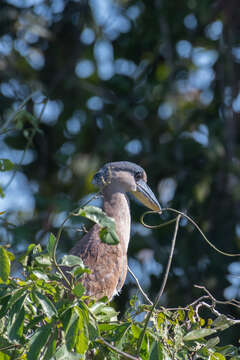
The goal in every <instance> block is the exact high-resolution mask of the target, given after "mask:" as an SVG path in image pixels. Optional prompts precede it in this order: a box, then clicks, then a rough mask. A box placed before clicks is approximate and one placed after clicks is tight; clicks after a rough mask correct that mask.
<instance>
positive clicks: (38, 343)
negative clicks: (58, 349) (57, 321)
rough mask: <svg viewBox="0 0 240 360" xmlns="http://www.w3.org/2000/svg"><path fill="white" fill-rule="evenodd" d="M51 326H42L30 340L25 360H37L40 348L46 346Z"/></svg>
mask: <svg viewBox="0 0 240 360" xmlns="http://www.w3.org/2000/svg"><path fill="white" fill-rule="evenodd" d="M52 327H53V325H52V324H47V325H45V326H42V327H41V328H40V329H39V330H38V331H37V332H36V333H35V334H34V335H33V336H32V338H31V340H30V348H29V352H28V354H27V360H38V359H39V356H38V355H39V354H40V352H41V350H42V348H43V347H44V346H45V345H46V343H47V341H48V339H49V336H50V334H51V329H52Z"/></svg>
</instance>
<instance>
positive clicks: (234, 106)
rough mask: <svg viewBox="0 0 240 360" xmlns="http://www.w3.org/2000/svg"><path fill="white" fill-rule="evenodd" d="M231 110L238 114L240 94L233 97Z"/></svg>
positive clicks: (239, 110)
mask: <svg viewBox="0 0 240 360" xmlns="http://www.w3.org/2000/svg"><path fill="white" fill-rule="evenodd" d="M232 108H233V110H234V111H235V112H237V113H238V112H240V93H238V95H237V96H236V97H235V99H234V100H233V102H232Z"/></svg>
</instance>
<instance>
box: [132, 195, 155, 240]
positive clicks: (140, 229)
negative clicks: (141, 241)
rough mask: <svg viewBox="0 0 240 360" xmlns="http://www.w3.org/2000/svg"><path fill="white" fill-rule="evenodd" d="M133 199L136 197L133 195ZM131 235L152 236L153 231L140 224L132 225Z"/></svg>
mask: <svg viewBox="0 0 240 360" xmlns="http://www.w3.org/2000/svg"><path fill="white" fill-rule="evenodd" d="M132 198H133V199H135V198H134V195H132ZM131 234H132V235H134V234H139V235H141V236H149V235H150V234H151V229H148V228H146V227H144V226H142V224H139V223H132V225H131Z"/></svg>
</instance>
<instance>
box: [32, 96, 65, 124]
mask: <svg viewBox="0 0 240 360" xmlns="http://www.w3.org/2000/svg"><path fill="white" fill-rule="evenodd" d="M44 107H45V108H44ZM43 108H44V111H43ZM62 110H63V103H62V101H60V100H48V101H47V104H46V105H45V104H44V103H35V104H34V114H35V116H37V117H39V116H40V115H41V113H42V111H43V114H42V116H41V122H43V123H45V124H47V125H54V124H56V122H57V120H58V117H59V115H60V114H61V112H62Z"/></svg>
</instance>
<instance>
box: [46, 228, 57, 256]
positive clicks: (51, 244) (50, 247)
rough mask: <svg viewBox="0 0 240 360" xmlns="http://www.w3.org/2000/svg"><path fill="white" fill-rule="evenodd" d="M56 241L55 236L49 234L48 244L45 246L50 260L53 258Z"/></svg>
mask: <svg viewBox="0 0 240 360" xmlns="http://www.w3.org/2000/svg"><path fill="white" fill-rule="evenodd" d="M56 241H57V239H56V236H55V235H54V234H53V233H50V235H49V239H48V244H47V251H48V254H49V256H50V258H52V257H53V251H54V247H55V244H56Z"/></svg>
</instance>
